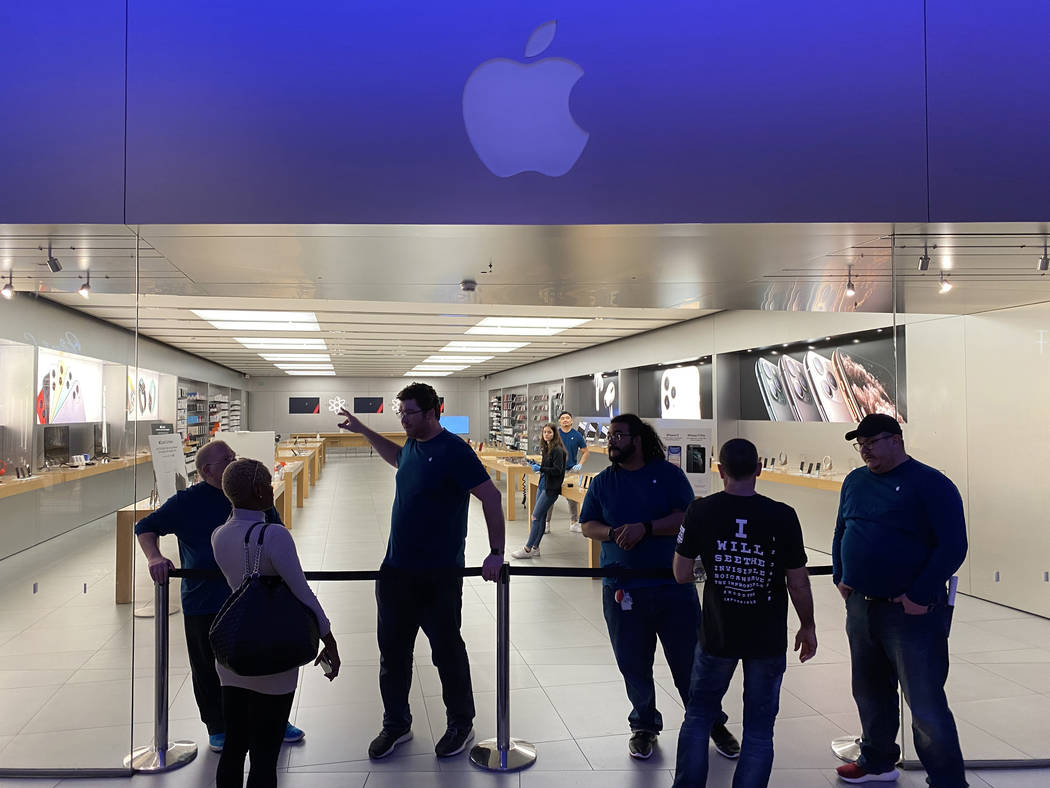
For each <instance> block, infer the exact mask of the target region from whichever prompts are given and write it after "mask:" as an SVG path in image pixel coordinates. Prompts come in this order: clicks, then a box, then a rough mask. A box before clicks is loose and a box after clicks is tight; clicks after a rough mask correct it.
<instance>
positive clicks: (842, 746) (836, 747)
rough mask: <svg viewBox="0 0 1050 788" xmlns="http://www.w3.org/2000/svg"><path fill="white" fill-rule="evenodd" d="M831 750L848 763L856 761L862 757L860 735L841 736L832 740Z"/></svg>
mask: <svg viewBox="0 0 1050 788" xmlns="http://www.w3.org/2000/svg"><path fill="white" fill-rule="evenodd" d="M831 751H832V752H833V753H835V757H836V758H838V759H839V760H842V761H845V762H846V763H856V762H857V759H858V758H859V757H860V737H859V736H841V737H839V738H838V739H832V740H831Z"/></svg>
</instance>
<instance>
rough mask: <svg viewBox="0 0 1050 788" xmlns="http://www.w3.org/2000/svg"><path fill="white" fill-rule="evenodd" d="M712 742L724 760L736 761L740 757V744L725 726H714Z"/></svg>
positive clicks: (719, 724)
mask: <svg viewBox="0 0 1050 788" xmlns="http://www.w3.org/2000/svg"><path fill="white" fill-rule="evenodd" d="M711 741H712V742H714V744H715V752H717V753H718V754H719V755H721V756H722V757H723V758H729V759H731V760H735V759H736V758H739V757H740V742H738V741H737V740H736V736H734V735H733V734H732V733H730V732H729V728H727V727H726V726H725V725H722V724H721V723H718V724H716V725H714V726H712V728H711Z"/></svg>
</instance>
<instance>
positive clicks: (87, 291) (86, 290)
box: [77, 270, 91, 298]
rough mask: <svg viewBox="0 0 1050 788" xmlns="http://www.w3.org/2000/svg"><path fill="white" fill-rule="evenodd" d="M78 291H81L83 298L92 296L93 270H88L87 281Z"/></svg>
mask: <svg viewBox="0 0 1050 788" xmlns="http://www.w3.org/2000/svg"><path fill="white" fill-rule="evenodd" d="M77 292H78V293H80V295H81V297H82V298H91V271H90V270H88V272H87V281H86V282H84V284H82V285H81V286H80V289H79V290H78V291H77Z"/></svg>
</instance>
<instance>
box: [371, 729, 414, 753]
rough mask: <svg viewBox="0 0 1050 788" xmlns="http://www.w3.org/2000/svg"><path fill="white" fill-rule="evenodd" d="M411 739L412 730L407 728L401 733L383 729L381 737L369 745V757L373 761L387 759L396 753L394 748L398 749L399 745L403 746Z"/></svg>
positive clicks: (380, 733)
mask: <svg viewBox="0 0 1050 788" xmlns="http://www.w3.org/2000/svg"><path fill="white" fill-rule="evenodd" d="M411 738H412V729H411V728H405V729H404V730H400V731H395V730H391V729H390V728H383V730H381V731H379V735H378V736H376V737H375V738H374V739H372V743H371V744H369V745H368V757H369V758H371V759H372V760H379V759H380V758H385V757H386V756H388V755H389V754H390V753H392V752H393V751H394V748H396V747H397V745H399V744H402V743H404V742H406V741H408V740H409V739H411Z"/></svg>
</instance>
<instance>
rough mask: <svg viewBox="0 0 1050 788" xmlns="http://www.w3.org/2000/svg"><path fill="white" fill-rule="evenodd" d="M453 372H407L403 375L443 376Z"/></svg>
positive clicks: (419, 376) (408, 376) (420, 376)
mask: <svg viewBox="0 0 1050 788" xmlns="http://www.w3.org/2000/svg"><path fill="white" fill-rule="evenodd" d="M451 374H452V373H451V372H406V373H405V374H404V375H403V376H402V377H406V378H443V377H446V376H447V375H451Z"/></svg>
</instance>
